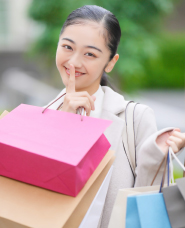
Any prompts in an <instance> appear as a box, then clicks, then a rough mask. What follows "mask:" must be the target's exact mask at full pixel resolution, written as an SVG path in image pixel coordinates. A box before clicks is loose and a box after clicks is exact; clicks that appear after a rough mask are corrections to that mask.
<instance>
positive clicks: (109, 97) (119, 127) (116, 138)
mask: <svg viewBox="0 0 185 228" xmlns="http://www.w3.org/2000/svg"><path fill="white" fill-rule="evenodd" d="M102 89H103V91H104V99H103V107H102V113H101V118H102V119H108V120H111V121H112V123H111V125H110V126H109V127H108V128H107V129H106V130H105V132H104V135H105V136H106V138H107V139H108V141H109V142H110V144H111V148H110V149H112V150H114V151H115V152H116V151H117V148H118V145H119V142H120V139H121V138H122V137H121V136H122V134H123V128H124V127H125V120H124V119H122V118H120V117H119V116H118V114H119V113H121V112H123V111H125V108H126V101H125V99H124V97H123V96H122V95H120V94H119V93H116V92H114V91H113V90H112V89H111V88H110V87H108V86H102Z"/></svg>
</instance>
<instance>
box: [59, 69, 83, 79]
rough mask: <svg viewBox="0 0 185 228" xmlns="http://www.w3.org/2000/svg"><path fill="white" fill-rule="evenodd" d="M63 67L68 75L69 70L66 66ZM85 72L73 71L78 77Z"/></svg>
mask: <svg viewBox="0 0 185 228" xmlns="http://www.w3.org/2000/svg"><path fill="white" fill-rule="evenodd" d="M64 68H65V71H66V73H67V74H68V75H70V71H69V70H68V69H67V68H66V67H64ZM84 74H85V73H80V72H75V77H79V76H82V75H84Z"/></svg>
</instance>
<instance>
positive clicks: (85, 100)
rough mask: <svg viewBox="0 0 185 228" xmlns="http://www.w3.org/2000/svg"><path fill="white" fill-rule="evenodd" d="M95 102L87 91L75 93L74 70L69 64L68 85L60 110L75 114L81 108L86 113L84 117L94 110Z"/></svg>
mask: <svg viewBox="0 0 185 228" xmlns="http://www.w3.org/2000/svg"><path fill="white" fill-rule="evenodd" d="M95 100H96V97H95V96H90V95H89V93H88V92H87V91H83V92H76V91H75V68H74V66H73V65H72V64H70V76H69V80H68V85H67V86H66V95H65V97H64V103H63V105H62V109H61V110H62V111H65V112H71V113H76V112H77V109H78V108H79V107H83V108H84V109H85V111H86V115H87V116H90V111H91V110H95V107H94V101H95Z"/></svg>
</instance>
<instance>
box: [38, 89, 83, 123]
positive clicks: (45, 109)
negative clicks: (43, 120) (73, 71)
mask: <svg viewBox="0 0 185 228" xmlns="http://www.w3.org/2000/svg"><path fill="white" fill-rule="evenodd" d="M64 95H66V93H64V94H62V95H61V96H60V97H58V98H57V99H56V100H54V101H53V102H52V103H51V104H49V105H48V106H47V107H46V108H44V110H43V111H42V113H44V112H45V110H46V109H47V108H48V107H49V106H51V105H52V104H54V103H55V102H56V101H58V100H59V99H60V98H61V97H63V96H64ZM62 105H63V102H62V103H61V104H60V105H59V106H58V108H57V109H56V110H59V109H60V108H61V107H62ZM80 115H81V121H82V120H83V115H82V107H80Z"/></svg>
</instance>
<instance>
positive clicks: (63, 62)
mask: <svg viewBox="0 0 185 228" xmlns="http://www.w3.org/2000/svg"><path fill="white" fill-rule="evenodd" d="M109 57H110V51H109V49H108V48H107V47H106V46H105V40H104V38H103V35H102V27H101V26H100V25H99V24H97V23H95V22H88V23H86V24H83V25H70V26H68V27H66V28H65V30H64V32H63V33H62V35H61V36H60V39H59V44H58V47H57V52H56V65H57V68H58V70H59V73H60V75H61V77H62V81H63V83H64V85H65V86H67V84H68V80H69V65H70V64H71V63H72V64H73V65H74V67H75V88H76V92H78V91H87V92H89V94H90V95H92V94H93V93H95V92H96V91H97V89H98V87H99V84H100V79H101V76H102V73H103V70H104V67H105V66H106V64H107V63H108V62H109ZM67 69H68V70H67Z"/></svg>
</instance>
